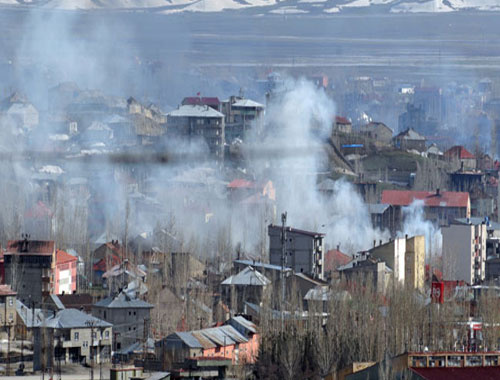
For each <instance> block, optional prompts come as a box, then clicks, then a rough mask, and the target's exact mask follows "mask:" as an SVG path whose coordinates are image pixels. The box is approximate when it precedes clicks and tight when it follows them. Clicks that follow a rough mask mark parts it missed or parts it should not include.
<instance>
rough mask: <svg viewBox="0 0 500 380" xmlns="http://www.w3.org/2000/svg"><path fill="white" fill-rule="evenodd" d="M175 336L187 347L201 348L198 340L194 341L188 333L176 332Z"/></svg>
mask: <svg viewBox="0 0 500 380" xmlns="http://www.w3.org/2000/svg"><path fill="white" fill-rule="evenodd" d="M175 335H177V336H178V337H179V339H181V340H182V341H183V342H184V343H185V344H186V345H187V346H188V347H191V348H203V346H202V345H201V344H200V342H199V341H198V339H196V338H195V337H194V336H193V334H191V333H190V332H176V333H175Z"/></svg>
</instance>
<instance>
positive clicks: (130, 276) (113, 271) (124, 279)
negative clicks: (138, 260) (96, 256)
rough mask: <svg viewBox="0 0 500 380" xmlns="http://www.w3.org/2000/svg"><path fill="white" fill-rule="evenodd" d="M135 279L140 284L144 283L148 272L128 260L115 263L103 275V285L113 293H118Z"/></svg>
mask: <svg viewBox="0 0 500 380" xmlns="http://www.w3.org/2000/svg"><path fill="white" fill-rule="evenodd" d="M133 281H138V283H139V284H142V283H144V282H145V281H146V272H145V271H144V270H142V269H141V268H140V267H139V266H137V265H135V264H133V263H131V262H130V261H128V260H124V261H123V262H121V263H120V264H117V265H114V266H113V267H112V268H110V269H109V270H107V271H106V272H104V273H103V275H102V286H103V288H106V289H108V291H109V292H111V293H118V292H119V291H120V289H123V288H124V287H125V286H126V285H127V284H129V283H130V282H133Z"/></svg>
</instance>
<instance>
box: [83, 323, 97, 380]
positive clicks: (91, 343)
mask: <svg viewBox="0 0 500 380" xmlns="http://www.w3.org/2000/svg"><path fill="white" fill-rule="evenodd" d="M85 325H86V326H88V327H90V347H89V356H90V380H94V355H93V354H92V349H93V348H94V329H95V325H96V323H95V321H93V320H90V319H89V320H88V321H86V322H85Z"/></svg>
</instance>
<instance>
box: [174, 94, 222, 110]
mask: <svg viewBox="0 0 500 380" xmlns="http://www.w3.org/2000/svg"><path fill="white" fill-rule="evenodd" d="M182 105H192V106H193V105H200V106H210V107H219V105H220V101H219V98H217V97H208V98H201V97H199V96H188V97H187V98H184V99H183V100H182Z"/></svg>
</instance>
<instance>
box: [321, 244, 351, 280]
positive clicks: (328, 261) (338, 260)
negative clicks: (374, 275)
mask: <svg viewBox="0 0 500 380" xmlns="http://www.w3.org/2000/svg"><path fill="white" fill-rule="evenodd" d="M351 260H352V257H351V256H350V255H346V254H345V253H343V252H341V251H340V246H337V248H336V249H330V250H329V251H327V252H326V254H325V278H326V279H331V278H333V277H334V275H335V272H337V268H338V267H340V266H343V265H346V264H347V263H349V262H350V261H351Z"/></svg>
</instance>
